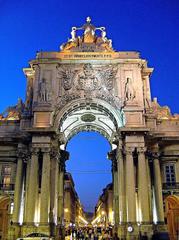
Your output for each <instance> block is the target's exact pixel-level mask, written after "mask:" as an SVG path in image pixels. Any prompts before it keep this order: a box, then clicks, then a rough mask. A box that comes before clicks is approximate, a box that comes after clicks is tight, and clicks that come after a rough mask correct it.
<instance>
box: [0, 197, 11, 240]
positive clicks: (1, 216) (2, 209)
mask: <svg viewBox="0 0 179 240" xmlns="http://www.w3.org/2000/svg"><path fill="white" fill-rule="evenodd" d="M9 204H10V198H9V197H8V196H1V197H0V237H1V239H6V237H7V231H8V209H9Z"/></svg>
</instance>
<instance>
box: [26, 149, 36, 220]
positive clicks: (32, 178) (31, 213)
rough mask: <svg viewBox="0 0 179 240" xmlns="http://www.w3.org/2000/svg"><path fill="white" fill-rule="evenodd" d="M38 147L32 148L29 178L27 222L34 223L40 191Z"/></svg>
mask: <svg viewBox="0 0 179 240" xmlns="http://www.w3.org/2000/svg"><path fill="white" fill-rule="evenodd" d="M38 152H39V149H38V148H32V153H31V160H30V166H29V167H30V169H29V179H28V183H27V184H28V193H27V202H26V219H25V222H27V223H29V224H30V223H31V224H33V223H34V221H35V219H34V217H35V210H36V201H37V192H38V168H39V166H38Z"/></svg>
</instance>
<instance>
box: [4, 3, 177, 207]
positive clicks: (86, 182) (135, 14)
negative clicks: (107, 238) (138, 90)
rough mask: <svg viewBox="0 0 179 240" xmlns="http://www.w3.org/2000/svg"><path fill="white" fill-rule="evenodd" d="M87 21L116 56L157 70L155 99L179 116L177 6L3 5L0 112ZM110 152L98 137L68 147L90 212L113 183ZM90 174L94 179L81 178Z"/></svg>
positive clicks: (69, 167)
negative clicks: (42, 59) (39, 62)
mask: <svg viewBox="0 0 179 240" xmlns="http://www.w3.org/2000/svg"><path fill="white" fill-rule="evenodd" d="M87 16H91V18H92V23H94V25H96V26H105V27H106V30H107V37H108V38H111V39H112V40H113V47H114V48H115V49H116V50H118V51H130V50H135V51H139V52H140V53H141V56H142V57H143V58H146V59H147V60H148V63H149V66H150V67H154V68H155V70H154V73H153V74H152V77H151V90H152V96H153V97H155V96H157V98H158V101H159V103H160V104H161V105H168V106H169V107H170V108H171V111H172V113H176V112H178V113H179V101H178V91H179V57H178V56H179V1H178V0H140V1H139V0H111V1H109V0H103V1H98V0H90V1H83V0H75V1H74V0H68V1H64V0H58V1H57V0H50V1H49V0H46V1H42V0H39V1H35V0H31V1H25V0H18V1H17V0H0V53H1V58H0V73H1V76H0V83H1V85H0V112H3V111H4V110H5V108H6V107H7V106H9V105H15V104H16V103H17V99H18V97H21V98H22V99H24V96H25V88H26V79H25V77H24V75H23V72H22V68H23V67H28V61H29V60H31V59H33V58H35V54H36V51H39V50H44V51H58V50H59V46H60V45H61V44H62V43H63V42H65V41H66V40H67V38H68V37H70V32H71V27H72V26H81V25H82V24H83V23H84V21H85V19H86V17H87ZM109 148H110V147H109V144H108V142H107V140H105V139H104V138H103V137H102V136H100V135H98V134H97V135H96V133H89V134H87V133H81V134H79V135H77V136H75V137H74V138H73V139H72V140H71V141H70V142H69V144H68V146H67V149H68V150H69V151H70V154H71V159H70V161H69V162H68V164H67V170H71V171H72V172H74V174H73V176H74V179H75V183H76V189H77V190H78V193H79V196H80V198H81V199H82V203H83V204H84V205H85V206H86V208H87V209H91V208H92V206H94V204H95V202H96V200H97V197H98V195H99V194H100V193H101V192H102V188H103V187H105V185H106V184H107V183H108V182H109V181H110V179H111V175H110V174H109V172H110V162H109V161H108V160H106V153H107V151H109ZM85 170H90V171H91V172H93V173H88V174H87V173H86V174H85V173H80V171H81V172H85ZM75 171H76V172H75ZM94 171H96V172H97V173H98V174H97V173H96V174H94ZM102 172H103V173H102ZM105 172H106V173H105ZM107 172H108V173H107ZM88 176H90V178H87V177H88ZM89 189H90V191H89Z"/></svg>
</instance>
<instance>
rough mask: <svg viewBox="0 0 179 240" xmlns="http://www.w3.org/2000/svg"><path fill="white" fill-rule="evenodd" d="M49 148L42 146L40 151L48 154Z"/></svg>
mask: <svg viewBox="0 0 179 240" xmlns="http://www.w3.org/2000/svg"><path fill="white" fill-rule="evenodd" d="M50 151H51V148H50V147H42V148H41V152H42V153H49V154H50Z"/></svg>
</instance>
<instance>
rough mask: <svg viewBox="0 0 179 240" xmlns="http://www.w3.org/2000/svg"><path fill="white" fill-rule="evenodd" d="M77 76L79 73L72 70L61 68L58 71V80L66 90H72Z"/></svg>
mask: <svg viewBox="0 0 179 240" xmlns="http://www.w3.org/2000/svg"><path fill="white" fill-rule="evenodd" d="M76 74H77V71H75V70H73V69H71V68H61V69H60V70H59V69H58V78H60V79H61V81H62V87H63V88H64V89H65V90H70V89H71V88H72V84H73V83H74V78H75V77H76Z"/></svg>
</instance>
